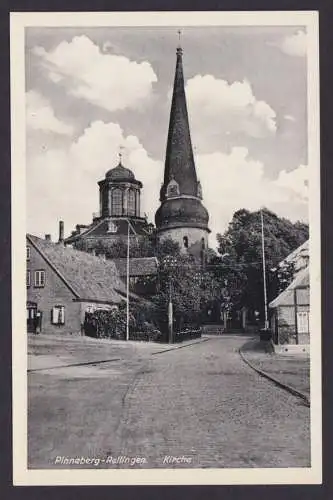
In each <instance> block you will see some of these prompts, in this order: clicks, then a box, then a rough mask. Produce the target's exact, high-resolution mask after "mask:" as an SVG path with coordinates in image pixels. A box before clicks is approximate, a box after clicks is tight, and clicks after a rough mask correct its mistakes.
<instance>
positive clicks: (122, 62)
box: [33, 35, 157, 111]
mask: <svg viewBox="0 0 333 500" xmlns="http://www.w3.org/2000/svg"><path fill="white" fill-rule="evenodd" d="M107 47H109V46H107ZM33 53H34V54H35V55H36V56H38V57H39V58H40V61H41V62H42V65H43V67H44V68H45V69H46V71H47V75H48V77H49V78H50V79H51V80H52V81H53V82H55V83H61V84H62V85H64V86H65V87H66V89H67V92H68V93H69V94H70V95H72V96H75V97H78V98H82V99H85V100H87V101H89V102H90V103H92V104H95V105H97V106H99V107H101V108H105V109H107V110H109V111H115V110H121V109H125V108H135V107H138V106H140V105H141V103H142V102H143V101H145V100H146V99H147V98H148V97H149V96H150V94H151V91H152V84H153V83H154V82H156V81H157V76H156V74H155V72H154V70H153V68H152V67H151V65H150V63H149V62H147V61H144V62H142V63H137V62H135V61H130V60H129V59H128V58H126V57H124V56H119V55H114V54H109V53H105V46H104V52H103V49H102V50H100V47H99V46H98V45H96V44H95V43H94V42H93V41H92V40H90V38H88V37H87V36H85V35H82V36H76V37H74V38H73V39H72V40H71V41H70V42H67V41H63V42H61V43H60V44H59V45H57V46H56V47H55V48H54V49H52V50H50V51H46V50H45V49H44V48H43V47H39V46H37V47H34V49H33Z"/></svg>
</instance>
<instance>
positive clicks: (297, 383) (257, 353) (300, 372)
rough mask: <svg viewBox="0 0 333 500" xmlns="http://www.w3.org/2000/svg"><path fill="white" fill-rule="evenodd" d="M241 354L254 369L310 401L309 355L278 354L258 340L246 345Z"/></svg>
mask: <svg viewBox="0 0 333 500" xmlns="http://www.w3.org/2000/svg"><path fill="white" fill-rule="evenodd" d="M240 353H241V355H242V357H243V358H244V360H245V361H247V362H248V363H249V364H250V366H252V367H253V368H254V369H256V370H258V371H261V372H264V374H267V375H268V376H269V377H272V379H275V380H276V381H277V382H279V383H280V384H281V385H284V386H287V387H286V388H290V389H291V390H294V391H296V392H298V393H299V394H300V395H303V396H304V397H305V398H306V399H308V400H309V399H310V357H309V355H307V354H304V355H300V354H297V355H295V356H292V355H290V354H289V355H283V354H278V353H275V352H274V351H272V349H271V348H270V345H269V344H268V343H264V342H260V341H259V340H256V339H255V340H251V341H250V342H247V343H246V344H244V345H243V346H242V348H241V349H240Z"/></svg>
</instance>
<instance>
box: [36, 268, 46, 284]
mask: <svg viewBox="0 0 333 500" xmlns="http://www.w3.org/2000/svg"><path fill="white" fill-rule="evenodd" d="M43 286H45V271H42V270H39V271H35V287H39V288H42V287H43Z"/></svg>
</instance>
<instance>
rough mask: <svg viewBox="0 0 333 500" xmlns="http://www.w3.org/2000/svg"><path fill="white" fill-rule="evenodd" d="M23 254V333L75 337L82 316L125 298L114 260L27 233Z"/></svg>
mask: <svg viewBox="0 0 333 500" xmlns="http://www.w3.org/2000/svg"><path fill="white" fill-rule="evenodd" d="M26 250H27V254H26V257H27V280H26V281H27V325H28V331H36V328H38V329H40V330H41V331H42V332H43V333H46V334H62V333H66V334H79V333H80V332H81V331H82V325H83V322H84V319H85V313H86V312H93V311H94V310H96V309H104V310H105V309H112V308H114V307H118V305H119V304H120V303H121V302H122V301H123V300H126V287H125V284H124V282H123V280H122V279H121V278H120V276H119V273H118V270H117V267H116V265H115V264H114V262H112V261H110V260H104V259H103V258H101V257H95V256H93V255H91V254H89V253H86V252H81V251H79V250H75V249H73V248H68V247H66V246H64V244H63V242H62V241H61V239H60V242H58V243H53V242H52V241H50V239H49V238H47V239H45V240H43V239H41V238H38V237H36V236H33V235H30V234H28V235H27V237H26ZM131 298H132V299H133V300H137V299H138V298H137V297H134V296H133V295H131Z"/></svg>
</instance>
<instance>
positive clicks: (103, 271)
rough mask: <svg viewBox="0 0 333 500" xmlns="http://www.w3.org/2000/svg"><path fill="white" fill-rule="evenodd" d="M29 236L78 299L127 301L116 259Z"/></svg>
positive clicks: (115, 302)
mask: <svg viewBox="0 0 333 500" xmlns="http://www.w3.org/2000/svg"><path fill="white" fill-rule="evenodd" d="M27 239H28V240H29V241H30V243H31V244H32V245H33V246H34V247H35V248H36V249H37V251H39V253H40V254H41V255H42V256H43V257H44V258H45V260H47V261H48V263H49V264H50V265H51V267H53V269H55V271H56V272H57V273H58V274H59V275H60V276H61V277H62V279H63V281H65V282H66V283H67V285H68V286H69V287H70V288H71V289H72V290H73V292H74V293H75V295H76V296H77V297H78V298H80V299H86V300H91V301H94V300H95V301H101V302H108V303H114V304H118V303H119V302H121V301H122V300H124V297H125V296H126V289H125V285H124V283H123V281H122V280H121V279H120V276H119V273H118V271H117V268H116V265H115V264H114V262H112V261H110V260H103V259H102V258H100V257H95V256H93V255H91V254H88V253H86V252H81V251H79V250H74V249H73V248H69V247H66V246H64V245H61V244H57V243H53V242H50V241H46V240H43V239H41V238H38V237H37V236H32V235H27Z"/></svg>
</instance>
